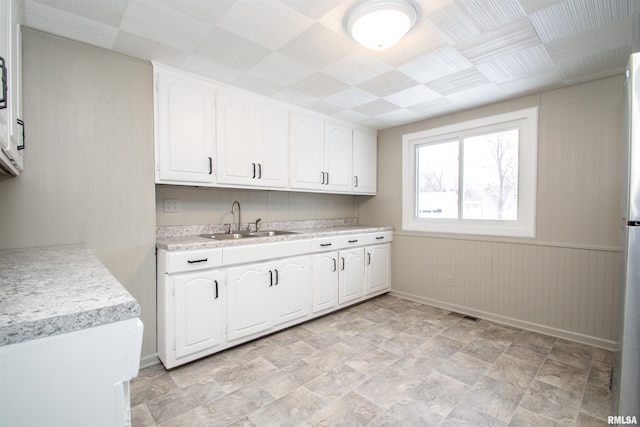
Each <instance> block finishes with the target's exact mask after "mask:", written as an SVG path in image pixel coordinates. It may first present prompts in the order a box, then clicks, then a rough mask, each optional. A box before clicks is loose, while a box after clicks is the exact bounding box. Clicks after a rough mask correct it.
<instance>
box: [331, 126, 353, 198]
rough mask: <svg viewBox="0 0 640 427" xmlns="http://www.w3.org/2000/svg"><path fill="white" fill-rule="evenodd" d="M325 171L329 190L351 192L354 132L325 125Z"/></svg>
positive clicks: (342, 127)
mask: <svg viewBox="0 0 640 427" xmlns="http://www.w3.org/2000/svg"><path fill="white" fill-rule="evenodd" d="M324 132H325V134H324V137H325V171H326V182H325V186H326V188H327V190H334V191H341V192H350V191H351V177H352V175H351V166H352V165H351V159H352V155H353V154H352V150H353V131H352V130H351V129H349V128H346V127H344V126H339V125H336V124H333V123H325V130H324Z"/></svg>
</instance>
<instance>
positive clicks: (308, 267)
mask: <svg viewBox="0 0 640 427" xmlns="http://www.w3.org/2000/svg"><path fill="white" fill-rule="evenodd" d="M391 239H392V233H391V232H383V233H378V234H374V233H369V234H357V235H342V236H339V237H322V238H317V239H313V241H310V240H305V239H301V240H292V241H291V242H286V243H285V242H277V243H262V244H257V245H247V246H229V247H224V248H215V249H197V250H190V251H174V252H168V251H166V250H159V251H158V355H159V357H160V360H162V363H163V364H164V366H165V367H167V368H173V367H176V366H178V365H182V364H184V363H187V362H190V361H192V360H195V359H198V358H201V357H204V356H207V355H210V354H213V353H216V352H218V351H221V350H224V349H226V348H229V347H233V346H236V345H238V344H241V343H243V342H246V341H249V340H252V339H255V338H258V337H260V336H262V335H266V334H268V333H272V332H275V331H277V330H279V329H283V328H286V327H289V326H292V325H294V324H297V323H301V322H303V321H305V320H308V319H311V318H313V317H317V316H321V315H324V314H327V313H330V312H331V311H334V310H337V309H340V308H343V307H346V306H349V305H352V304H355V303H358V302H360V301H363V300H365V299H367V298H371V297H374V296H376V295H380V294H383V293H385V292H387V291H389V290H390V283H391V280H390V278H391V272H390V262H391V244H389V243H381V241H384V242H390V241H391ZM268 245H272V246H268ZM267 249H268V250H267ZM274 253H276V254H279V256H280V257H281V258H275V259H274V258H273V257H274V255H273V254H274ZM275 256H277V255H275ZM240 263H243V264H240Z"/></svg>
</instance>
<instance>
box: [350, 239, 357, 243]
mask: <svg viewBox="0 0 640 427" xmlns="http://www.w3.org/2000/svg"><path fill="white" fill-rule="evenodd" d="M349 243H358V239H356V240H349Z"/></svg>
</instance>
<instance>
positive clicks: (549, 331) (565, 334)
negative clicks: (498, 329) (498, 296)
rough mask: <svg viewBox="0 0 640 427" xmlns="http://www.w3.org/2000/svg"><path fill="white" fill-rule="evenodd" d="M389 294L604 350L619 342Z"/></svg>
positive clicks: (614, 346)
mask: <svg viewBox="0 0 640 427" xmlns="http://www.w3.org/2000/svg"><path fill="white" fill-rule="evenodd" d="M389 295H392V296H396V297H398V298H403V299H406V300H409V301H415V302H419V303H422V304H427V305H431V306H433V307H438V308H442V309H445V310H451V311H455V312H457V313H462V314H466V315H470V316H474V317H477V318H480V319H484V320H490V321H492V322H496V323H500V324H503V325H507V326H513V327H516V328H520V329H525V330H528V331H532V332H538V333H541V334H544V335H550V336H552V337H556V338H562V339H566V340H569V341H575V342H578V343H580V344H586V345H591V346H594V347H599V348H603V349H605V350H610V351H616V350H617V349H618V347H619V343H617V342H615V341H610V340H605V339H602V338H598V337H593V336H589V335H584V334H580V333H577V332H572V331H567V330H564V329H558V328H552V327H549V326H545V325H540V324H537V323H532V322H526V321H522V320H519V319H514V318H512V317H506V316H500V315H498V314H493V313H489V312H485V311H482V310H475V309H473V308H469V307H464V306H460V305H457V304H449V303H447V302H443V301H438V300H434V299H431V298H424V297H420V296H418V295H413V294H409V293H406V292H398V291H394V290H391V291H390V292H389Z"/></svg>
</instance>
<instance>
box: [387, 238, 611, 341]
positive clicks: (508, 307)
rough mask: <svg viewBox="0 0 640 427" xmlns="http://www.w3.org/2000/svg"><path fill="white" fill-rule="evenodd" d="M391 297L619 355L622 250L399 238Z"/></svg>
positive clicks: (395, 246)
mask: <svg viewBox="0 0 640 427" xmlns="http://www.w3.org/2000/svg"><path fill="white" fill-rule="evenodd" d="M393 267H394V268H393V273H392V274H393V277H392V283H393V290H392V294H394V295H396V296H399V297H403V298H407V299H411V300H414V301H418V302H422V303H426V304H430V305H434V306H437V307H441V308H446V309H449V310H453V311H458V312H461V313H464V314H469V315H473V316H476V317H480V318H483V319H488V320H492V321H496V322H500V323H504V324H509V325H512V326H518V327H521V328H524V329H529V330H533V331H537V332H541V333H544V334H548V335H553V336H557V337H561V338H566V339H570V340H573V341H578V342H582V343H585V344H589V345H594V346H598V347H602V348H606V349H610V350H613V349H614V348H615V341H614V340H612V337H614V336H615V331H616V327H617V325H616V321H617V320H616V319H617V313H616V303H617V300H618V295H617V287H618V281H619V278H620V277H619V275H620V272H621V271H620V270H621V253H620V250H619V249H617V248H607V247H602V248H599V247H570V246H561V245H557V244H544V243H533V244H528V243H505V242H492V241H479V240H478V241H475V240H457V239H445V238H425V237H417V236H411V235H406V234H402V233H396V234H395V236H394V242H393Z"/></svg>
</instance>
